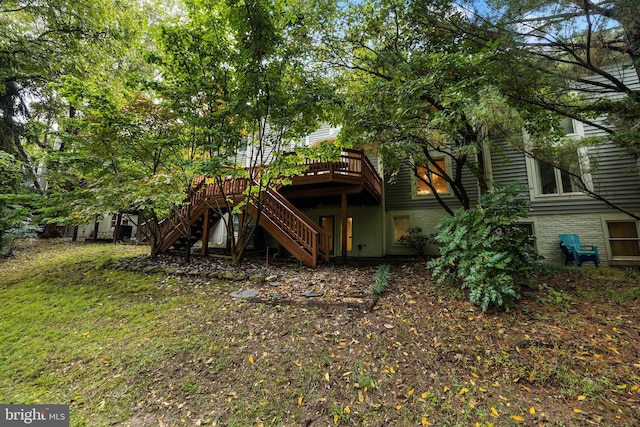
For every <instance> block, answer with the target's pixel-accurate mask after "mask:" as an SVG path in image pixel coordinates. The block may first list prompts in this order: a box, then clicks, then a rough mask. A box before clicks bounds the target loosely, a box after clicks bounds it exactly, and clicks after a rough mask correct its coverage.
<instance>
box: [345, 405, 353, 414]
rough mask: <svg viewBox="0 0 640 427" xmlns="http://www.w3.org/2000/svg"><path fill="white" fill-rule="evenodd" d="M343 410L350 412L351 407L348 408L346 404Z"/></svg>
mask: <svg viewBox="0 0 640 427" xmlns="http://www.w3.org/2000/svg"><path fill="white" fill-rule="evenodd" d="M344 412H346V413H347V414H350V413H351V408H349V407H348V406H345V407H344Z"/></svg>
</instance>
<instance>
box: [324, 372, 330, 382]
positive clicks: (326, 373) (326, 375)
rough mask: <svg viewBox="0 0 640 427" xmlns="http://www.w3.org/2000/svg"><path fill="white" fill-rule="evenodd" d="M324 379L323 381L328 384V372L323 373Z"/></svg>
mask: <svg viewBox="0 0 640 427" xmlns="http://www.w3.org/2000/svg"><path fill="white" fill-rule="evenodd" d="M324 379H325V380H326V381H327V382H329V373H328V372H325V373H324Z"/></svg>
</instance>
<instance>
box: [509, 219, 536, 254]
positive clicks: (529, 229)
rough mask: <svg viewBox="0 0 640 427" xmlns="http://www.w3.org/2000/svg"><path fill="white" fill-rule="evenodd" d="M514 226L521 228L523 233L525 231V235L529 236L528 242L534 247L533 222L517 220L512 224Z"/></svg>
mask: <svg viewBox="0 0 640 427" xmlns="http://www.w3.org/2000/svg"><path fill="white" fill-rule="evenodd" d="M513 225H514V226H516V227H518V228H520V229H522V230H523V231H524V232H525V233H527V236H528V238H529V240H528V241H529V244H530V245H531V246H533V247H534V248H535V247H536V236H535V233H534V230H533V223H532V222H517V223H515V224H513Z"/></svg>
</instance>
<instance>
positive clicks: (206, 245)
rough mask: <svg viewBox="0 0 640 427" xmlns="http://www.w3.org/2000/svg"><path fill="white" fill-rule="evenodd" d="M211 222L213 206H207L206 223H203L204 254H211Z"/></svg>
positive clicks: (205, 212)
mask: <svg viewBox="0 0 640 427" xmlns="http://www.w3.org/2000/svg"><path fill="white" fill-rule="evenodd" d="M210 222H211V208H210V207H208V206H207V208H206V209H205V211H204V224H203V225H202V253H201V254H202V256H203V257H204V256H207V255H208V254H209V228H210Z"/></svg>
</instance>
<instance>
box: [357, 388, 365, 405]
mask: <svg viewBox="0 0 640 427" xmlns="http://www.w3.org/2000/svg"><path fill="white" fill-rule="evenodd" d="M358 402H360V403H362V402H364V395H363V394H362V392H361V391H359V390H358Z"/></svg>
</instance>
